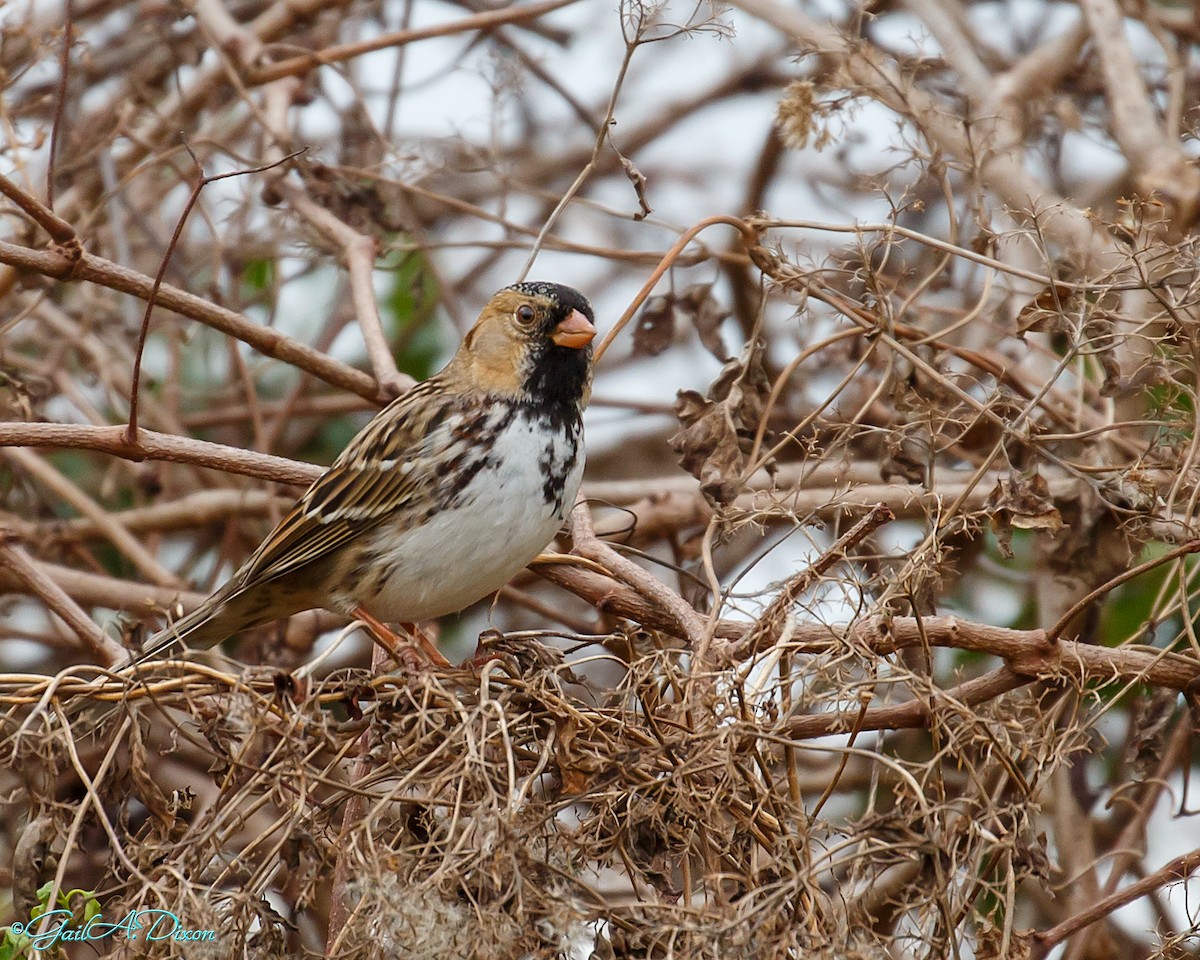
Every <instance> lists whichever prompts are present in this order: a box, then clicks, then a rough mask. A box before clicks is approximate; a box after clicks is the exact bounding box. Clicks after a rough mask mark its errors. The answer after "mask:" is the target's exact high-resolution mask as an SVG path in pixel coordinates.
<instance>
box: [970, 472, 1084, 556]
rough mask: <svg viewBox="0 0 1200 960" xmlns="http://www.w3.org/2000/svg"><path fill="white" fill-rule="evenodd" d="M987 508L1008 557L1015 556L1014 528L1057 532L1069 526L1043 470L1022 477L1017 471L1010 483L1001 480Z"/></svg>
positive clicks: (1001, 548)
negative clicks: (1065, 522) (1013, 545)
mask: <svg viewBox="0 0 1200 960" xmlns="http://www.w3.org/2000/svg"><path fill="white" fill-rule="evenodd" d="M985 509H986V510H987V511H988V513H989V515H990V520H991V525H992V530H994V531H995V533H996V536H997V538H998V540H999V543H1000V552H1001V554H1003V555H1004V556H1005V557H1006V558H1008V559H1011V558H1012V556H1013V553H1012V531H1013V530H1014V529H1017V530H1045V531H1047V532H1048V533H1050V534H1055V533H1058V531H1059V530H1061V529H1063V527H1064V526H1065V524H1064V523H1063V519H1062V514H1061V513H1059V511H1058V508H1057V507H1056V506H1054V503H1053V501H1052V500H1051V499H1050V487H1049V485H1048V484H1047V483H1046V479H1045V477H1043V476H1042V475H1041V474H1040V473H1035V474H1033V476H1031V477H1021V476H1019V475H1018V474H1016V473H1015V472H1014V473H1013V474H1012V476H1011V477H1010V478H1009V479H1008V481H1007V482H1006V481H1004V480H999V481H997V483H996V487H995V489H994V490H992V492H991V494H989V495H988V499H987V503H986V505H985Z"/></svg>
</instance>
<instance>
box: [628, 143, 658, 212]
mask: <svg viewBox="0 0 1200 960" xmlns="http://www.w3.org/2000/svg"><path fill="white" fill-rule="evenodd" d="M621 169H622V170H624V171H625V176H627V177H628V178H629V182H630V183H632V184H633V192H634V193H636V194H637V199H638V206H639V207H641V210H640V211H639V212H638V213H635V214H634V215H633V219H634V220H645V219H646V217H648V216H650V214H652V213H653V212H654V211H653V210H651V209H650V204H648V203H647V202H646V175H645V174H644V173H642V171H641V170H639V169H638V168H637V167H635V166H634V165H633V161H632V160H630V159H629V158H628V157H621Z"/></svg>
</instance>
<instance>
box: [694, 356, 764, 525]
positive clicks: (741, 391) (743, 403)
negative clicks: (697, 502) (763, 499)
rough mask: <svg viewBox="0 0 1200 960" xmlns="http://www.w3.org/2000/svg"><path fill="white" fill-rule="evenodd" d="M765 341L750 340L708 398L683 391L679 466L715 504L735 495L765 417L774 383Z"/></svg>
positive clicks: (723, 370)
mask: <svg viewBox="0 0 1200 960" xmlns="http://www.w3.org/2000/svg"><path fill="white" fill-rule="evenodd" d="M762 355H763V345H762V343H761V342H753V343H750V344H747V347H746V351H745V353H744V354H743V356H742V357H741V358H740V359H738V360H730V361H729V362H727V363H726V364H725V366H724V367H723V368H722V369H721V372H720V374H718V375H717V379H716V380H714V381H713V384H712V386H711V387H710V388H709V392H708V397H702V396H701V395H700V394H699V393H697V392H696V391H694V390H681V391H680V392H679V396H678V399H677V400H676V401H675V415H676V416H677V417H678V418H679V423H680V425H681V427H682V429H680V430H679V432H677V433H676V434H675V435H674V436H673V437H671V447H672V448H673V449H674V450H675V452H676V453H677V454H678V455H679V463H680V466H682V467H683V469H685V470H686V471H688V473H690V474H692V476H694V477H695V478H696V479H697V480H699V481H700V491H701V493H703V494H704V496H705V498H706V499H707V500H708V501H709V503H711V504H712V505H713V506H714V507H720V506H726V505H728V504H729V503H731V502H732V501H733V499H734V498H735V497H736V496H737V494H738V491H739V489H740V486H741V482H742V474H743V473H744V472H745V469H746V461H745V455H746V454H747V453H749V451H750V449H751V446H752V445H753V442H754V435H755V433H756V431H757V430H758V424H759V422H760V421H761V420H762V417H763V414H764V411H765V404H766V398H767V397H768V396H769V394H770V381H769V380H768V379H767V375H766V372H765V371H764V370H763V366H762Z"/></svg>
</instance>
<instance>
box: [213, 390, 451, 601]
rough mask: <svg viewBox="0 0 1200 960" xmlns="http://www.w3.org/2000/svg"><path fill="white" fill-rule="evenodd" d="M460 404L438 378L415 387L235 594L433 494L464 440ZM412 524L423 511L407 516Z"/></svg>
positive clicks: (377, 423)
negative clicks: (442, 468) (459, 432)
mask: <svg viewBox="0 0 1200 960" xmlns="http://www.w3.org/2000/svg"><path fill="white" fill-rule="evenodd" d="M457 400H458V398H457V397H455V396H453V395H449V394H447V393H446V392H445V391H444V390H443V389H442V387H441V384H440V382H439V381H438V378H436V377H435V378H432V379H430V380H426V381H425V382H424V383H421V384H418V385H417V386H416V387H414V388H413V389H412V390H410V391H409V392H408V393H406V394H404V396H402V397H400V398H399V399H397V400H394V401H393V402H392V404H391V406H389V407H388V408H387V409H386V410H385V411H383V412H381V413H380V414H379V415H378V416H376V418H375V419H374V420H372V421H371V422H370V423H369V424H368V425H367V426H366V427H365V428H364V429H363V431H362V432H361V433H359V434H358V435H357V436H356V437H355V438H354V439H353V440H352V441H351V442H350V444H349V445H348V446H347V447H346V449H345V450H343V451H342V453H341V455H340V456H338V458H337V459H336V460H335V461H334V462H333V465H332V466H331V467H330V468H329V470H328V471H327V472H326V473H325V474H323V475H322V476H321V477H319V478H318V479H317V480H316V481H315V482H314V483H313V485H312V486H311V487H309V488H308V490H307V491H306V492H305V494H304V495H303V496H302V497H301V498H300V500H299V501H297V503H296V505H295V506H294V507H293V508H292V509H291V511H290V512H289V513H288V515H287V516H286V517H284V518H283V520H281V521H280V523H279V526H277V527H276V528H275V530H274V531H273V532H272V533H271V535H270V536H268V537H267V539H266V540H264V541H263V543H262V545H261V546H260V547H259V548H258V550H256V551H255V553H254V555H253V556H252V557H251V558H250V559H249V560H248V561H247V562H246V564H245V565H244V566H243V567H242V568H241V570H239V571H238V573H237V575H236V576H235V577H234V580H235V581H237V589H238V590H239V591H240V590H245V589H247V588H249V587H252V586H254V585H255V584H257V583H262V582H265V581H268V580H275V579H277V578H279V577H282V576H284V575H285V574H287V573H290V572H292V571H294V570H296V569H298V568H300V567H303V566H305V565H307V564H309V563H312V562H314V561H316V560H320V559H322V558H324V557H327V556H329V554H330V553H331V552H332V551H334V550H337V549H338V548H339V547H341V546H343V545H344V544H346V543H347V542H349V541H350V540H353V539H354V538H355V537H356V536H358V535H359V534H360V533H361V532H362V531H363V530H365V529H368V528H369V527H371V526H373V525H374V524H376V523H378V522H379V521H381V520H383V519H384V518H386V517H392V518H393V520H394V521H398V520H399V519H400V518H401V517H402V516H403V515H404V512H405V509H404V508H405V507H406V506H411V505H412V504H414V503H419V502H420V501H422V500H424V499H426V498H428V497H429V496H430V495H431V494H432V492H433V491H434V490H435V489H436V485H437V480H438V475H437V469H438V466H439V464H441V463H443V462H444V461H445V460H446V458H447V457H448V456H453V453H454V450H455V448H456V446H458V445H460V444H461V442H462V441H461V439H460V438H459V437H458V436H456V434H455V431H454V430H453V423H454V421H455V419H456V418H455V417H454V416H453V414H454V412H455V408H456V406H457V402H456V401H457ZM408 512H409V513H410V515H411V518H412V522H414V523H415V522H418V521H419V519H420V517H421V511H420V510H419V509H417V510H410V511H408Z"/></svg>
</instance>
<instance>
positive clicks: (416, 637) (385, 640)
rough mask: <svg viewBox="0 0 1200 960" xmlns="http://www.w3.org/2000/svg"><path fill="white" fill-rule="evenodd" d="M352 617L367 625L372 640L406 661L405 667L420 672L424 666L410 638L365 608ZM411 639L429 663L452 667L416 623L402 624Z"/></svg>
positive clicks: (354, 611) (353, 613)
mask: <svg viewBox="0 0 1200 960" xmlns="http://www.w3.org/2000/svg"><path fill="white" fill-rule="evenodd" d="M351 616H353V617H355V618H357V619H359V620H361V621H362V622H363V623H364V624H366V627H367V631H368V632H369V633H370V634H371V639H372V640H374V641H375V642H376V643H378V644H379V645H380V646H382V647H383V648H384V649H385V650H386V651H387V652H388V653H389V654H391V655H392V656H393V657H399V658H401V659H403V660H404V664H405V666H407V667H409V668H410V669H413V670H419V669H420V668H421V667H422V666H423V664H422V663H421V661H420V660H419V659H418V658H417V656H416V651H415V650H413V648H412V643H411V642H410V640H409V638H407V637H402V636H400V635H399V634H398V633H396V631H394V630H393V629H392V628H391V627H389V626H388V625H387V624H386V623H384V622H383V621H382V620H379V619H377V618H376V617H373V616H372V615H371V614H370V613H368V612H367V611H366V610H365V609H364V608H363V607H358V608H357V609H355V610H352V611H351ZM401 626H402V627H403V628H404V630H405V632H406V633H408V634H409V637H411V638H412V640H413V641H415V642H416V643H417V645H418V646H419V647H420V648H421V650H422V652H423V653H424V654H425V656H426V657H427V658H428V661H429V663H432V664H433V665H434V666H437V667H449V666H452V664H451V663H450V661H449V660H447V659H446V658H445V657H443V656H442V654H441V651H439V650H438V648H437V647H435V646H434V645H433V644H432V643H430V642H429V639H428V638H427V637H426V636H425V635H424V634H423V633H421V631H420V630H419V629H417V625H416V624H415V623H404V624H401Z"/></svg>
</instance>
